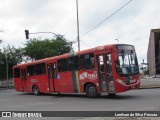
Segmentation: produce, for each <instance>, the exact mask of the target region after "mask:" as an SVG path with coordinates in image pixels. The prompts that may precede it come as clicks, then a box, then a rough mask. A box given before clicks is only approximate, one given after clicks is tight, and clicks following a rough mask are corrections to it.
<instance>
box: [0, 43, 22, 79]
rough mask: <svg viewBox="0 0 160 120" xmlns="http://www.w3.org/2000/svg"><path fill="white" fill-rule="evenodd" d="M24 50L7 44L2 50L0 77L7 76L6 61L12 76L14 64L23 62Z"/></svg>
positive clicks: (0, 53) (0, 52) (0, 55)
mask: <svg viewBox="0 0 160 120" xmlns="http://www.w3.org/2000/svg"><path fill="white" fill-rule="evenodd" d="M22 56H23V52H22V49H21V48H15V47H14V46H9V45H8V46H7V47H6V48H4V49H3V50H1V51H0V79H4V78H6V61H8V73H9V74H8V76H9V78H10V77H12V68H13V66H14V65H16V64H18V63H20V62H22Z"/></svg>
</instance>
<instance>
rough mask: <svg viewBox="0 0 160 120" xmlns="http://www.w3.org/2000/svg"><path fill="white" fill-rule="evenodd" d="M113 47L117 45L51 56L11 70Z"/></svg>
mask: <svg viewBox="0 0 160 120" xmlns="http://www.w3.org/2000/svg"><path fill="white" fill-rule="evenodd" d="M115 45H117V44H110V45H103V46H97V47H94V48H90V49H86V50H82V51H78V52H74V53H66V54H63V55H59V56H53V57H49V58H45V59H41V60H36V61H32V62H26V63H24V64H19V65H15V66H14V67H13V68H17V67H25V66H28V65H32V64H38V63H43V62H49V61H54V60H57V59H62V58H68V57H71V56H75V55H81V54H85V53H90V52H95V51H99V50H104V49H113V47H114V46H115ZM118 45H120V44H118Z"/></svg>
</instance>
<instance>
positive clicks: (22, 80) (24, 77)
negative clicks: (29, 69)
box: [21, 69, 27, 92]
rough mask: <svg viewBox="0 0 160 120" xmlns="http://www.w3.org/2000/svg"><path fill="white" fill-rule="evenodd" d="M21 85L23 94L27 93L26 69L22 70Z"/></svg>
mask: <svg viewBox="0 0 160 120" xmlns="http://www.w3.org/2000/svg"><path fill="white" fill-rule="evenodd" d="M21 83H22V84H21V85H22V92H25V91H27V90H26V84H27V83H26V69H21Z"/></svg>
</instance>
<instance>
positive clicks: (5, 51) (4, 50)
mask: <svg viewBox="0 0 160 120" xmlns="http://www.w3.org/2000/svg"><path fill="white" fill-rule="evenodd" d="M4 54H5V59H6V77H7V88H8V87H9V80H8V58H7V52H6V49H5V48H4Z"/></svg>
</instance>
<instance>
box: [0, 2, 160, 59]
mask: <svg viewBox="0 0 160 120" xmlns="http://www.w3.org/2000/svg"><path fill="white" fill-rule="evenodd" d="M128 1H129V0H79V23H80V36H81V35H83V34H84V33H86V32H87V31H89V30H90V29H91V28H93V27H94V26H95V25H96V24H98V23H100V22H101V21H103V20H104V19H105V18H107V17H108V16H109V15H111V14H112V13H113V12H115V11H116V10H117V9H119V8H120V7H121V6H123V5H124V4H125V3H127V2H128ZM159 4H160V1H159V0H133V1H132V2H130V3H129V4H128V5H127V6H126V7H124V8H123V9H122V10H120V11H119V12H118V13H117V14H115V15H114V16H112V17H111V18H110V19H108V20H107V21H105V22H104V23H103V24H101V25H100V26H99V27H97V28H96V29H94V30H93V31H91V32H90V33H88V34H86V35H85V36H83V37H80V40H81V42H80V43H81V50H83V49H88V48H91V47H95V46H100V45H105V44H112V43H117V41H116V40H115V39H118V40H119V43H126V44H132V45H134V46H135V48H136V52H137V55H138V60H139V61H142V59H145V62H146V58H147V56H146V55H147V48H148V42H149V36H150V30H151V29H155V28H160V7H159ZM25 29H28V30H29V32H31V33H32V32H54V33H56V34H62V35H64V36H65V38H67V39H68V40H70V41H72V40H75V39H76V37H77V26H76V0H0V30H3V32H1V33H0V39H3V43H2V44H0V47H1V48H2V47H4V46H6V45H7V44H10V45H14V46H16V47H20V46H23V43H25V41H26V39H25V33H24V30H25ZM34 37H42V38H52V37H53V35H51V34H37V35H30V38H34ZM74 49H75V50H76V51H77V44H74Z"/></svg>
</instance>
